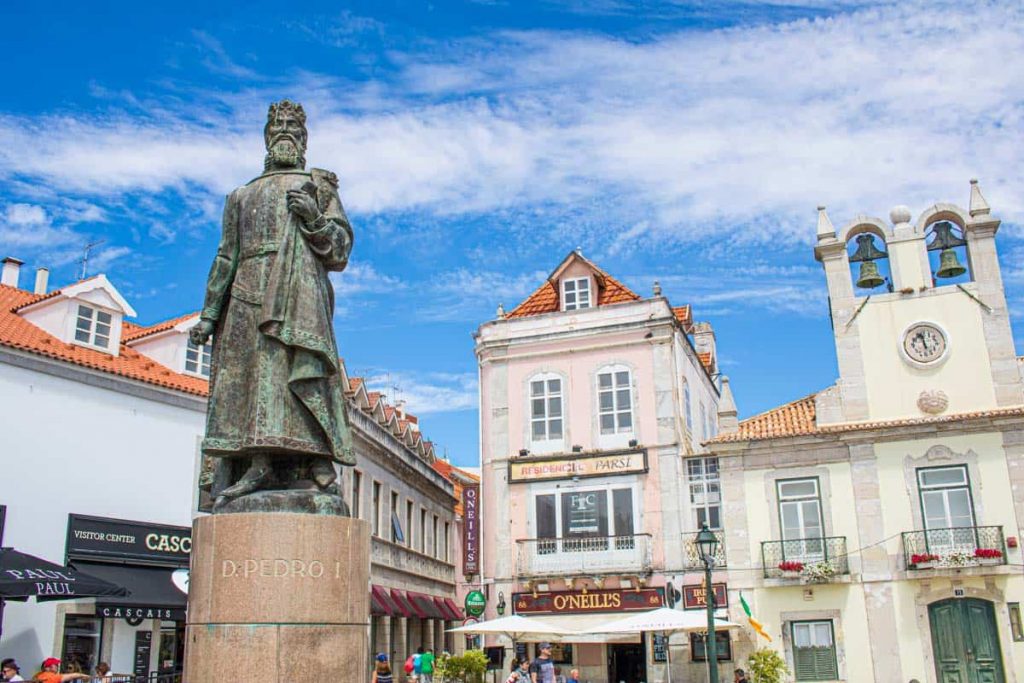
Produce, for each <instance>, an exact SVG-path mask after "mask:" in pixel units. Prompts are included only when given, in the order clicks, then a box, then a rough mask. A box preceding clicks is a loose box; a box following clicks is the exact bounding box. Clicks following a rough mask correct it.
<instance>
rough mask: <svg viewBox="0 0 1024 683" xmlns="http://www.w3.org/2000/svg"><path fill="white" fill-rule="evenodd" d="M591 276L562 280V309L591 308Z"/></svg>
mask: <svg viewBox="0 0 1024 683" xmlns="http://www.w3.org/2000/svg"><path fill="white" fill-rule="evenodd" d="M590 306H591V303H590V278H588V277H581V278H578V279H574V280H562V310H563V311H575V310H576V309H578V308H590Z"/></svg>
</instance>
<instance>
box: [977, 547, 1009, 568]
mask: <svg viewBox="0 0 1024 683" xmlns="http://www.w3.org/2000/svg"><path fill="white" fill-rule="evenodd" d="M974 559H975V561H977V563H978V564H980V565H994V564H1002V563H1003V551H1002V550H999V549H997V548H975V550H974Z"/></svg>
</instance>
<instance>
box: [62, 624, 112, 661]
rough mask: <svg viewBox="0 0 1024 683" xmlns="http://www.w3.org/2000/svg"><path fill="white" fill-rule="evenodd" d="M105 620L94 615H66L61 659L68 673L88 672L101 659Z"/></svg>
mask: <svg viewBox="0 0 1024 683" xmlns="http://www.w3.org/2000/svg"><path fill="white" fill-rule="evenodd" d="M102 635H103V620H102V619H100V618H98V617H94V616H83V615H80V614H69V615H67V616H65V617H64V643H63V647H62V649H61V652H62V655H61V659H62V660H63V661H64V667H65V669H64V670H65V671H66V672H68V673H75V672H81V673H88V672H92V671H93V670H94V669H95V668H96V664H97V663H98V662H99V661H100V660H99V656H100V638H101V637H102Z"/></svg>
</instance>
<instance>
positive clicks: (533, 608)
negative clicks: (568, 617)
mask: <svg viewBox="0 0 1024 683" xmlns="http://www.w3.org/2000/svg"><path fill="white" fill-rule="evenodd" d="M512 604H513V605H514V606H515V612H516V614H585V613H587V612H631V611H637V610H651V609H657V608H659V607H661V606H663V605H664V604H665V591H664V589H663V588H641V589H636V588H611V589H596V590H590V591H587V592H586V593H584V592H583V591H554V592H550V593H537V594H536V595H534V594H533V593H514V594H513V595H512Z"/></svg>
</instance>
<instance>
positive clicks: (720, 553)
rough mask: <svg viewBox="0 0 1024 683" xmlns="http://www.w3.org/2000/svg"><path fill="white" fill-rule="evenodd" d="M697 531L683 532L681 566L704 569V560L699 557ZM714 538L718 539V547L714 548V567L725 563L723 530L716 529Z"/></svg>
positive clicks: (722, 565)
mask: <svg viewBox="0 0 1024 683" xmlns="http://www.w3.org/2000/svg"><path fill="white" fill-rule="evenodd" d="M697 533H698V532H696V531H695V532H693V533H692V534H690V533H687V534H683V567H684V568H685V569H704V560H703V559H701V556H700V549H699V548H698V547H697ZM714 533H715V538H717V539H718V548H717V549H716V550H715V567H724V566H726V565H725V532H724V531H716V532H714Z"/></svg>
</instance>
